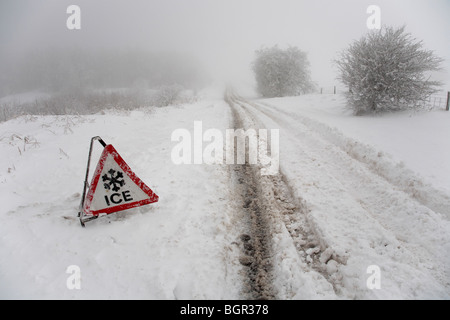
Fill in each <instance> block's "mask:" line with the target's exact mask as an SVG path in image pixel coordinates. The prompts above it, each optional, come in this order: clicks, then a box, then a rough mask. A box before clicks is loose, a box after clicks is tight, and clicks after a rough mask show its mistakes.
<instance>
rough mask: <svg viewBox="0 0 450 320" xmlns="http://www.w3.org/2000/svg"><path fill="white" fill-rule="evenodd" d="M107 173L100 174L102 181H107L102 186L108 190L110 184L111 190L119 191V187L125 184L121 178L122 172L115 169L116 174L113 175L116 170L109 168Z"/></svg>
mask: <svg viewBox="0 0 450 320" xmlns="http://www.w3.org/2000/svg"><path fill="white" fill-rule="evenodd" d="M108 173H109V176H108V174H104V175H103V176H102V180H103V182H105V181H107V182H106V183H104V184H103V186H104V187H105V189H107V190H110V189H111V186H113V187H112V190H113V191H119V190H120V187H122V186H123V185H124V184H125V181H124V180H123V173H122V172H120V171H117V174H116V175H115V176H114V174H115V173H116V170H113V169H111V170H109V171H108Z"/></svg>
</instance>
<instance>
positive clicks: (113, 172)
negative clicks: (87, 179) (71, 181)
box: [84, 144, 159, 216]
mask: <svg viewBox="0 0 450 320" xmlns="http://www.w3.org/2000/svg"><path fill="white" fill-rule="evenodd" d="M158 198H159V197H158V196H157V195H156V194H155V193H154V192H153V191H152V190H151V189H150V188H149V187H148V186H147V185H146V184H145V183H144V182H142V180H141V179H139V178H138V177H137V176H136V174H135V173H134V172H133V171H131V169H130V167H129V166H128V165H127V164H126V162H125V161H124V160H123V159H122V157H121V156H120V155H119V153H118V152H117V151H116V149H114V147H113V146H112V145H110V144H109V145H107V146H106V147H105V148H104V149H103V152H102V155H101V156H100V160H99V162H98V164H97V168H96V169H95V172H94V176H93V177H92V182H91V185H90V188H89V191H88V194H87V196H86V201H85V203H84V213H85V214H86V215H93V216H98V215H99V214H101V213H106V214H110V213H113V212H117V211H122V210H126V209H131V208H135V207H139V206H143V205H146V204H149V203H153V202H157V201H158Z"/></svg>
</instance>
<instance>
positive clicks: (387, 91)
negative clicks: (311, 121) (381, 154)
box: [336, 26, 443, 114]
mask: <svg viewBox="0 0 450 320" xmlns="http://www.w3.org/2000/svg"><path fill="white" fill-rule="evenodd" d="M442 62H443V59H441V58H439V57H437V56H435V54H434V53H433V51H429V50H425V49H423V42H422V41H417V40H416V39H414V38H413V37H412V36H411V34H409V33H406V32H405V27H404V26H403V27H401V28H398V29H394V28H392V27H385V28H382V29H381V30H374V31H371V32H370V33H368V34H367V35H366V36H364V37H362V38H361V39H360V40H358V41H355V42H354V43H352V44H351V45H350V47H349V48H347V49H346V50H344V51H343V52H342V53H341V54H340V57H339V58H338V60H336V64H337V66H338V69H339V79H340V80H341V81H342V82H343V83H344V84H345V85H346V86H347V87H348V89H349V90H348V93H347V99H348V102H349V105H350V107H352V108H353V110H354V112H355V114H361V113H364V112H379V111H387V110H405V109H413V108H418V107H419V106H421V105H423V102H424V100H426V99H427V97H429V96H430V95H431V94H433V93H435V92H436V91H437V89H436V87H438V86H439V85H441V84H440V83H439V82H436V81H431V80H430V73H431V71H437V70H439V69H440V64H441V63H442Z"/></svg>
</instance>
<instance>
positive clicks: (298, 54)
mask: <svg viewBox="0 0 450 320" xmlns="http://www.w3.org/2000/svg"><path fill="white" fill-rule="evenodd" d="M253 71H254V73H255V78H256V82H257V87H258V91H259V93H260V94H261V95H263V96H264V97H283V96H296V95H300V94H304V93H308V92H310V91H312V89H313V84H312V82H311V78H310V72H309V62H308V58H307V56H306V53H304V52H302V51H301V50H299V49H298V48H296V47H289V48H288V49H286V50H282V49H280V48H278V46H274V47H272V48H264V49H261V50H257V51H256V59H255V61H254V62H253Z"/></svg>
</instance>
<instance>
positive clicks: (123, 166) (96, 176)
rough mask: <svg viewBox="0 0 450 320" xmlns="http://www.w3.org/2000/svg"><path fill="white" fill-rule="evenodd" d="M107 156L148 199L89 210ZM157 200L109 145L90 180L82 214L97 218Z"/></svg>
mask: <svg viewBox="0 0 450 320" xmlns="http://www.w3.org/2000/svg"><path fill="white" fill-rule="evenodd" d="M108 155H112V156H113V158H114V161H116V163H117V164H118V165H119V167H120V168H121V169H122V170H123V171H124V172H125V173H126V174H127V175H128V177H129V178H130V179H131V180H132V181H133V182H134V183H135V184H136V185H137V186H138V187H139V188H140V189H141V190H142V191H143V192H144V193H145V194H147V195H148V196H149V198H148V199H144V200H141V201H135V202H131V203H125V204H122V205H118V206H114V207H111V208H103V209H100V210H95V211H94V210H91V208H90V207H91V203H92V199H93V198H94V195H95V191H96V189H97V186H98V181H99V179H100V174H101V173H102V171H103V167H104V165H105V161H106V158H107V157H108ZM158 200H159V197H158V195H156V194H155V193H154V192H153V191H152V190H151V189H150V188H149V187H148V186H147V185H146V184H145V183H144V182H143V181H142V180H141V179H139V177H138V176H136V174H135V173H134V172H133V171H132V170H131V168H130V167H129V166H128V164H127V163H126V162H125V161H124V160H123V159H122V157H121V156H120V154H119V153H118V152H117V150H116V149H115V148H114V147H113V146H112V145H111V144H109V145H107V146H106V147H105V148H104V149H103V152H102V155H101V156H100V160H99V162H98V164H97V168H96V169H95V172H94V176H93V178H92V182H91V185H90V188H89V191H88V194H87V196H86V201H85V203H84V206H83V208H84V213H85V214H86V215H93V216H98V215H100V214H101V213H106V214H110V213H114V212H118V211H122V210H127V209H131V208H136V207H140V206H143V205H146V204H150V203H154V202H157V201H158Z"/></svg>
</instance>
